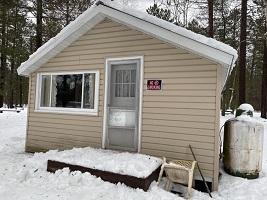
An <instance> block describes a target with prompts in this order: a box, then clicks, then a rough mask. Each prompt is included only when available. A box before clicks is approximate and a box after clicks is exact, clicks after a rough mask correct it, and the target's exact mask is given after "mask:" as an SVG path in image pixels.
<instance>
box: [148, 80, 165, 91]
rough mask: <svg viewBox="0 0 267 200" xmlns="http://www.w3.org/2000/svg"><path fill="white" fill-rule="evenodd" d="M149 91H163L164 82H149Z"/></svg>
mask: <svg viewBox="0 0 267 200" xmlns="http://www.w3.org/2000/svg"><path fill="white" fill-rule="evenodd" d="M146 89H147V90H162V80H147V84H146Z"/></svg>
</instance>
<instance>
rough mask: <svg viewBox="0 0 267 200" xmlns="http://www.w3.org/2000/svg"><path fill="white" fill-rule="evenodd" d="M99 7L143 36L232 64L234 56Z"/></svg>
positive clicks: (119, 12)
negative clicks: (146, 35)
mask: <svg viewBox="0 0 267 200" xmlns="http://www.w3.org/2000/svg"><path fill="white" fill-rule="evenodd" d="M101 7H102V9H101V12H103V14H105V15H106V16H107V17H108V18H110V19H112V20H114V21H116V22H119V23H122V24H125V25H127V26H129V27H132V28H133V29H137V30H139V31H141V32H143V33H145V34H148V35H151V36H153V37H156V38H159V39H161V40H163V41H165V42H167V43H170V44H172V45H175V46H177V47H180V48H182V49H185V50H187V51H189V52H192V53H195V54H198V55H201V56H203V57H205V58H208V59H210V60H213V61H215V62H217V63H220V64H221V65H223V66H227V68H228V67H229V66H230V65H231V64H232V61H233V59H234V55H231V54H229V53H227V52H224V51H221V50H219V49H216V48H214V47H211V46H208V45H206V44H203V43H200V42H198V41H196V40H193V39H191V38H188V37H185V36H183V35H179V34H178V33H175V32H172V31H170V30H168V29H165V28H163V27H160V26H157V25H156V24H153V23H151V22H148V21H145V20H143V19H139V18H137V17H135V16H131V15H127V14H125V13H123V12H121V11H119V10H116V9H112V8H109V7H106V6H101Z"/></svg>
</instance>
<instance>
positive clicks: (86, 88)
mask: <svg viewBox="0 0 267 200" xmlns="http://www.w3.org/2000/svg"><path fill="white" fill-rule="evenodd" d="M38 79H39V80H38V83H39V86H37V87H38V88H37V91H39V94H38V98H37V109H38V110H51V111H63V112H64V111H66V112H68V111H76V112H77V111H81V112H95V113H96V112H97V107H98V104H97V103H98V87H99V81H98V80H99V72H98V71H94V72H92V71H91V72H84V73H53V74H48V73H44V74H38Z"/></svg>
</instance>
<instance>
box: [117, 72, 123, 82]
mask: <svg viewBox="0 0 267 200" xmlns="http://www.w3.org/2000/svg"><path fill="white" fill-rule="evenodd" d="M116 83H122V70H117V71H116Z"/></svg>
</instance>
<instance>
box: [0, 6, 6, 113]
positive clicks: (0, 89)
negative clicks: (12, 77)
mask: <svg viewBox="0 0 267 200" xmlns="http://www.w3.org/2000/svg"><path fill="white" fill-rule="evenodd" d="M1 11H2V15H3V16H1V17H2V24H1V25H2V31H1V33H2V38H1V39H2V41H1V46H2V47H1V61H0V64H1V66H0V108H2V107H3V105H4V93H5V72H6V59H7V57H6V50H5V47H6V9H5V8H4V5H3V7H2V8H1Z"/></svg>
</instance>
